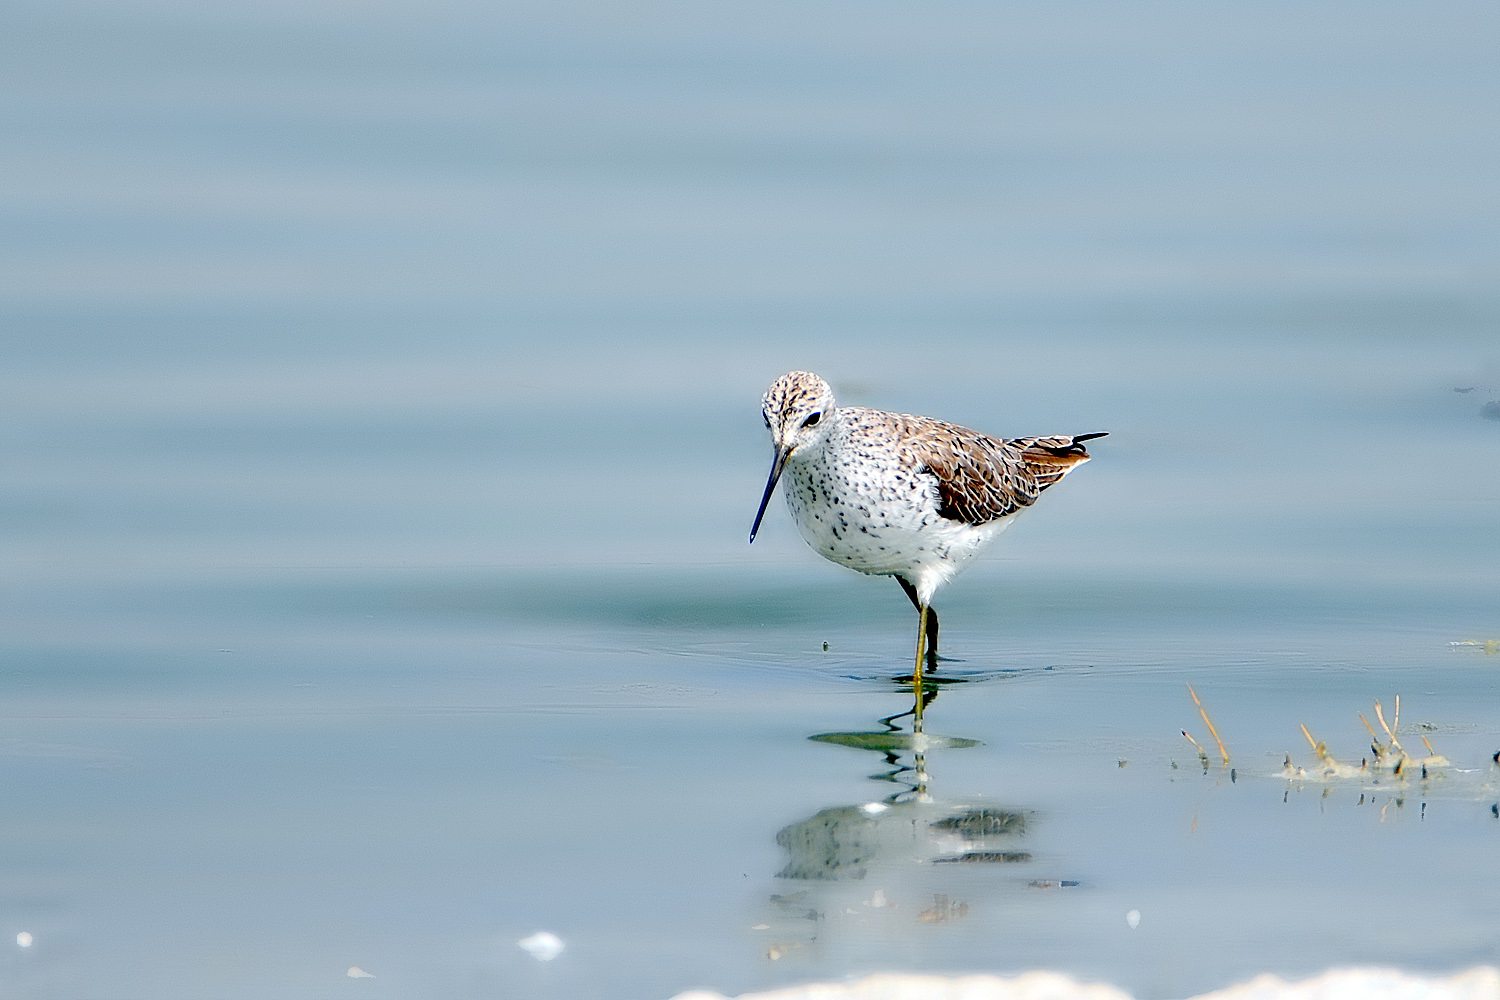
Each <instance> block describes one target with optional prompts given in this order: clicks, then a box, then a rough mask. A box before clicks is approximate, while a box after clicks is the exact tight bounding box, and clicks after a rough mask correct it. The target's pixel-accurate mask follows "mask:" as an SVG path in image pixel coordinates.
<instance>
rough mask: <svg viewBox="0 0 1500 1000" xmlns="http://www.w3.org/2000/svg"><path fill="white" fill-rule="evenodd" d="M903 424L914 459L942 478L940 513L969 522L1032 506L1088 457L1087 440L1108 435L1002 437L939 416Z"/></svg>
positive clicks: (904, 435) (1002, 515)
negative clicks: (953, 422)
mask: <svg viewBox="0 0 1500 1000" xmlns="http://www.w3.org/2000/svg"><path fill="white" fill-rule="evenodd" d="M909 419H911V418H909ZM918 419H920V418H916V419H913V420H912V423H913V424H915V423H916V421H917V420H918ZM903 430H905V432H906V433H905V434H903V435H902V438H903V439H904V440H905V441H906V442H907V448H909V449H910V451H911V458H912V462H913V464H916V465H920V466H921V467H922V468H925V469H926V470H927V471H928V472H929V473H931V474H932V476H933V477H934V478H936V479H937V483H938V497H939V508H938V514H939V515H940V516H942V517H946V518H950V519H952V520H955V521H963V522H965V523H967V524H984V523H986V522H989V521H996V520H999V519H1000V518H1002V517H1008V516H1010V515H1011V514H1014V513H1016V512H1017V511H1018V510H1020V509H1021V508H1023V507H1029V506H1031V505H1032V504H1033V503H1035V502H1036V499H1037V497H1039V496H1040V495H1041V493H1042V491H1043V490H1045V489H1046V488H1047V487H1049V486H1051V485H1053V484H1054V483H1056V482H1058V481H1059V480H1061V479H1062V478H1063V477H1064V476H1066V475H1067V474H1068V473H1069V472H1072V471H1073V470H1074V469H1076V468H1077V467H1078V466H1080V465H1082V464H1083V463H1084V462H1087V461H1088V460H1089V454H1088V451H1087V449H1085V448H1084V446H1083V444H1082V442H1084V441H1088V440H1091V439H1093V438H1096V437H1103V436H1104V435H1103V434H1079V435H1062V436H1056V437H1032V438H1012V439H1009V440H1001V439H999V438H992V437H990V436H988V435H986V434H980V433H978V432H976V431H971V430H968V429H967V428H964V427H959V426H957V425H955V424H947V423H942V422H941V421H935V420H921V422H920V426H908V427H906V428H903Z"/></svg>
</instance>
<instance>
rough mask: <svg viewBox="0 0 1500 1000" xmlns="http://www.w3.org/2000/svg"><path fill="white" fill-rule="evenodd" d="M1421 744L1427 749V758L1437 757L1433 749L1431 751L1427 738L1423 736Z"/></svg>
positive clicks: (1430, 743)
mask: <svg viewBox="0 0 1500 1000" xmlns="http://www.w3.org/2000/svg"><path fill="white" fill-rule="evenodd" d="M1422 742H1423V744H1425V745H1426V747H1427V756H1429V757H1436V756H1437V751H1436V750H1434V749H1432V742H1431V741H1430V740H1428V739H1427V737H1425V736H1424V737H1422Z"/></svg>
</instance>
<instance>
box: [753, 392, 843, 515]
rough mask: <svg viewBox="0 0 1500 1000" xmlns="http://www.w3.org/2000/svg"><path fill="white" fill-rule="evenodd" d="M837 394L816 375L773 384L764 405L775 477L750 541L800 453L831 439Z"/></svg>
mask: <svg viewBox="0 0 1500 1000" xmlns="http://www.w3.org/2000/svg"><path fill="white" fill-rule="evenodd" d="M833 409H834V402H833V390H832V389H831V388H829V386H828V383H827V382H825V381H823V380H822V379H821V378H819V377H818V376H816V375H814V374H813V373H812V372H787V373H786V374H785V375H783V376H781V378H779V379H777V380H776V381H775V382H772V383H771V388H769V389H767V390H766V395H765V397H764V398H763V399H761V401H760V412H761V416H762V417H764V418H765V421H766V429H767V430H768V431H770V432H771V444H772V446H773V447H774V448H775V449H776V455H775V457H774V458H773V459H772V461H771V475H770V478H769V479H767V480H766V492H765V495H764V496H762V497H761V498H760V510H759V511H757V512H756V514H755V525H754V527H752V528H751V529H750V540H751V541H752V542H753V541H755V533H756V532H757V531H759V530H760V521H761V518H763V517H765V516H766V504H768V503H770V502H771V493H772V491H773V490H775V489H776V480H777V479H779V478H781V470H782V469H784V468H786V463H787V460H788V459H789V458H791V457H792V455H794V454H795V453H796V452H797V451H799V450H800V449H803V448H806V447H808V446H809V445H815V444H818V443H821V442H822V441H823V440H825V439H826V438H827V436H828V428H829V426H830V425H831V424H832V423H833V421H832V420H830V419H829V418H830V417H832V416H833Z"/></svg>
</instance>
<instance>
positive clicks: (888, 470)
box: [750, 372, 1104, 724]
mask: <svg viewBox="0 0 1500 1000" xmlns="http://www.w3.org/2000/svg"><path fill="white" fill-rule="evenodd" d="M761 414H762V416H763V417H764V418H765V422H766V429H767V430H769V431H770V432H771V443H772V445H773V446H774V447H775V457H774V459H773V460H772V462H771V475H770V478H769V479H767V480H766V492H765V495H764V496H762V497H761V500H760V510H758V511H757V512H756V514H755V524H754V525H753V526H752V527H751V529H750V541H752V542H754V541H755V535H756V532H758V531H759V530H760V522H761V519H762V518H764V517H765V514H766V505H767V504H769V503H770V502H771V494H772V492H774V491H775V489H776V483H777V481H778V480H780V479H781V478H782V477H783V475H785V477H786V480H787V483H786V487H785V488H784V489H783V490H782V493H783V494H784V495H785V496H786V502H787V506H788V507H790V508H791V511H792V518H793V519H794V520H795V521H796V522H797V528H798V529H799V530H800V531H801V532H802V537H803V538H804V539H806V540H807V544H808V545H810V546H812V549H813V551H814V552H816V553H818V555H820V556H822V557H823V558H825V559H829V560H832V561H833V562H836V563H839V564H840V565H843V566H848V567H849V568H850V569H854V570H858V571H859V572H861V573H868V574H871V575H874V576H893V577H895V578H896V582H897V583H899V584H901V589H902V590H903V591H905V592H906V596H907V597H908V598H910V599H911V603H912V604H913V605H914V606H915V607H916V609H917V662H916V667H915V669H914V670H913V672H912V681H913V685H914V686H915V687H916V688H917V691H918V695H919V697H918V699H917V704H918V706H919V708H920V705H921V697H920V691H921V683H922V667H923V659H924V656H923V650H924V646H925V648H926V657H925V658H926V660H927V663H928V665H929V666H930V667H931V668H932V669H936V668H937V639H938V618H937V612H936V611H935V610H933V608H932V597H933V595H934V594H935V593H936V592H937V589H938V588H939V587H940V586H942V585H943V584H944V583H947V582H948V581H949V580H951V579H952V578H953V577H954V575H955V574H957V573H958V571H959V570H961V569H963V567H964V566H965V565H966V564H967V563H968V562H969V561H970V560H972V559H973V558H974V557H975V556H977V555H978V554H979V553H980V551H982V550H983V549H984V548H985V547H986V546H987V545H989V544H990V543H991V542H993V541H994V540H995V537H996V536H997V535H999V534H1000V532H1002V531H1004V530H1005V529H1006V528H1007V527H1009V526H1010V523H1011V521H1013V520H1015V517H1016V515H1017V514H1019V513H1020V512H1021V511H1023V510H1025V509H1026V508H1027V507H1029V506H1031V505H1032V504H1033V503H1035V502H1036V500H1037V497H1039V496H1040V495H1041V493H1042V491H1043V490H1045V489H1046V488H1047V487H1049V486H1051V485H1052V484H1054V483H1056V482H1057V481H1058V480H1060V479H1062V477H1063V476H1065V475H1067V474H1068V473H1069V472H1072V471H1073V470H1074V469H1076V468H1077V467H1078V466H1080V465H1082V464H1083V463H1084V462H1087V461H1088V460H1089V455H1088V452H1087V451H1086V450H1085V449H1084V447H1083V442H1085V441H1090V440H1092V439H1094V438H1099V437H1104V434H1103V433H1097V434H1074V435H1071V436H1067V435H1064V436H1059V437H1028V438H1009V439H1004V438H994V437H990V436H989V435H986V434H980V433H979V432H977V431H971V430H969V429H968V428H966V427H959V426H957V425H956V424H950V423H945V422H943V421H941V420H934V419H933V418H931V417H916V416H912V415H910V414H906V413H888V412H886V411H885V410H872V409H868V408H866V407H862V406H838V405H836V404H835V402H834V399H833V390H832V389H831V388H829V386H828V383H827V382H825V381H823V379H821V378H819V377H818V376H817V375H814V374H813V373H812V372H789V373H788V374H786V375H783V376H781V378H779V379H777V380H776V381H775V382H773V383H771V388H770V389H768V390H766V395H765V398H764V399H762V400H761ZM920 720H921V713H920V711H918V713H917V721H918V724H920Z"/></svg>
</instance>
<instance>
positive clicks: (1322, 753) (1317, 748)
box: [1302, 725, 1329, 760]
mask: <svg viewBox="0 0 1500 1000" xmlns="http://www.w3.org/2000/svg"><path fill="white" fill-rule="evenodd" d="M1302 735H1303V736H1306V737H1307V742H1309V743H1311V744H1312V748H1313V753H1315V754H1317V755H1318V759H1319V760H1328V759H1329V758H1328V747H1326V746H1325V745H1323V744H1322V743H1319V742H1318V741H1317V740H1315V739H1313V734H1312V733H1310V732H1308V731H1307V726H1305V725H1304V726H1303V727H1302Z"/></svg>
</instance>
